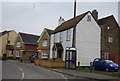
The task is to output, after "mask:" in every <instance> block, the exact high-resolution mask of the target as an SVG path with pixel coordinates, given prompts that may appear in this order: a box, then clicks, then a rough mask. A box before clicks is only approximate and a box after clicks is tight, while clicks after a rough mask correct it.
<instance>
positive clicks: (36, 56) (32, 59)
mask: <svg viewBox="0 0 120 81" xmlns="http://www.w3.org/2000/svg"><path fill="white" fill-rule="evenodd" d="M35 58H38V54H34V55H32V56H30V62H31V63H34V59H35Z"/></svg>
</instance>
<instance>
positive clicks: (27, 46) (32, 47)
mask: <svg viewBox="0 0 120 81" xmlns="http://www.w3.org/2000/svg"><path fill="white" fill-rule="evenodd" d="M24 50H37V46H36V45H25V48H24Z"/></svg>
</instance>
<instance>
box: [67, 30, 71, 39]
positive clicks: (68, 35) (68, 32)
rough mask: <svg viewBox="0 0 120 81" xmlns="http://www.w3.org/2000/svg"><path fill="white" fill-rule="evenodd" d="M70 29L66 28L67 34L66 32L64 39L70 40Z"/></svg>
mask: <svg viewBox="0 0 120 81" xmlns="http://www.w3.org/2000/svg"><path fill="white" fill-rule="evenodd" d="M70 33H71V32H70V29H69V30H67V34H66V41H70Z"/></svg>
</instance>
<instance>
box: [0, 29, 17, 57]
mask: <svg viewBox="0 0 120 81" xmlns="http://www.w3.org/2000/svg"><path fill="white" fill-rule="evenodd" d="M16 36H17V33H16V32H15V31H14V30H10V31H7V30H6V31H3V32H0V57H1V56H5V57H8V58H13V52H14V41H15V38H16Z"/></svg>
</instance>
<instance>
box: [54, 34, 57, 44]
mask: <svg viewBox="0 0 120 81" xmlns="http://www.w3.org/2000/svg"><path fill="white" fill-rule="evenodd" d="M53 41H54V42H56V41H57V34H54V40H53Z"/></svg>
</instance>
